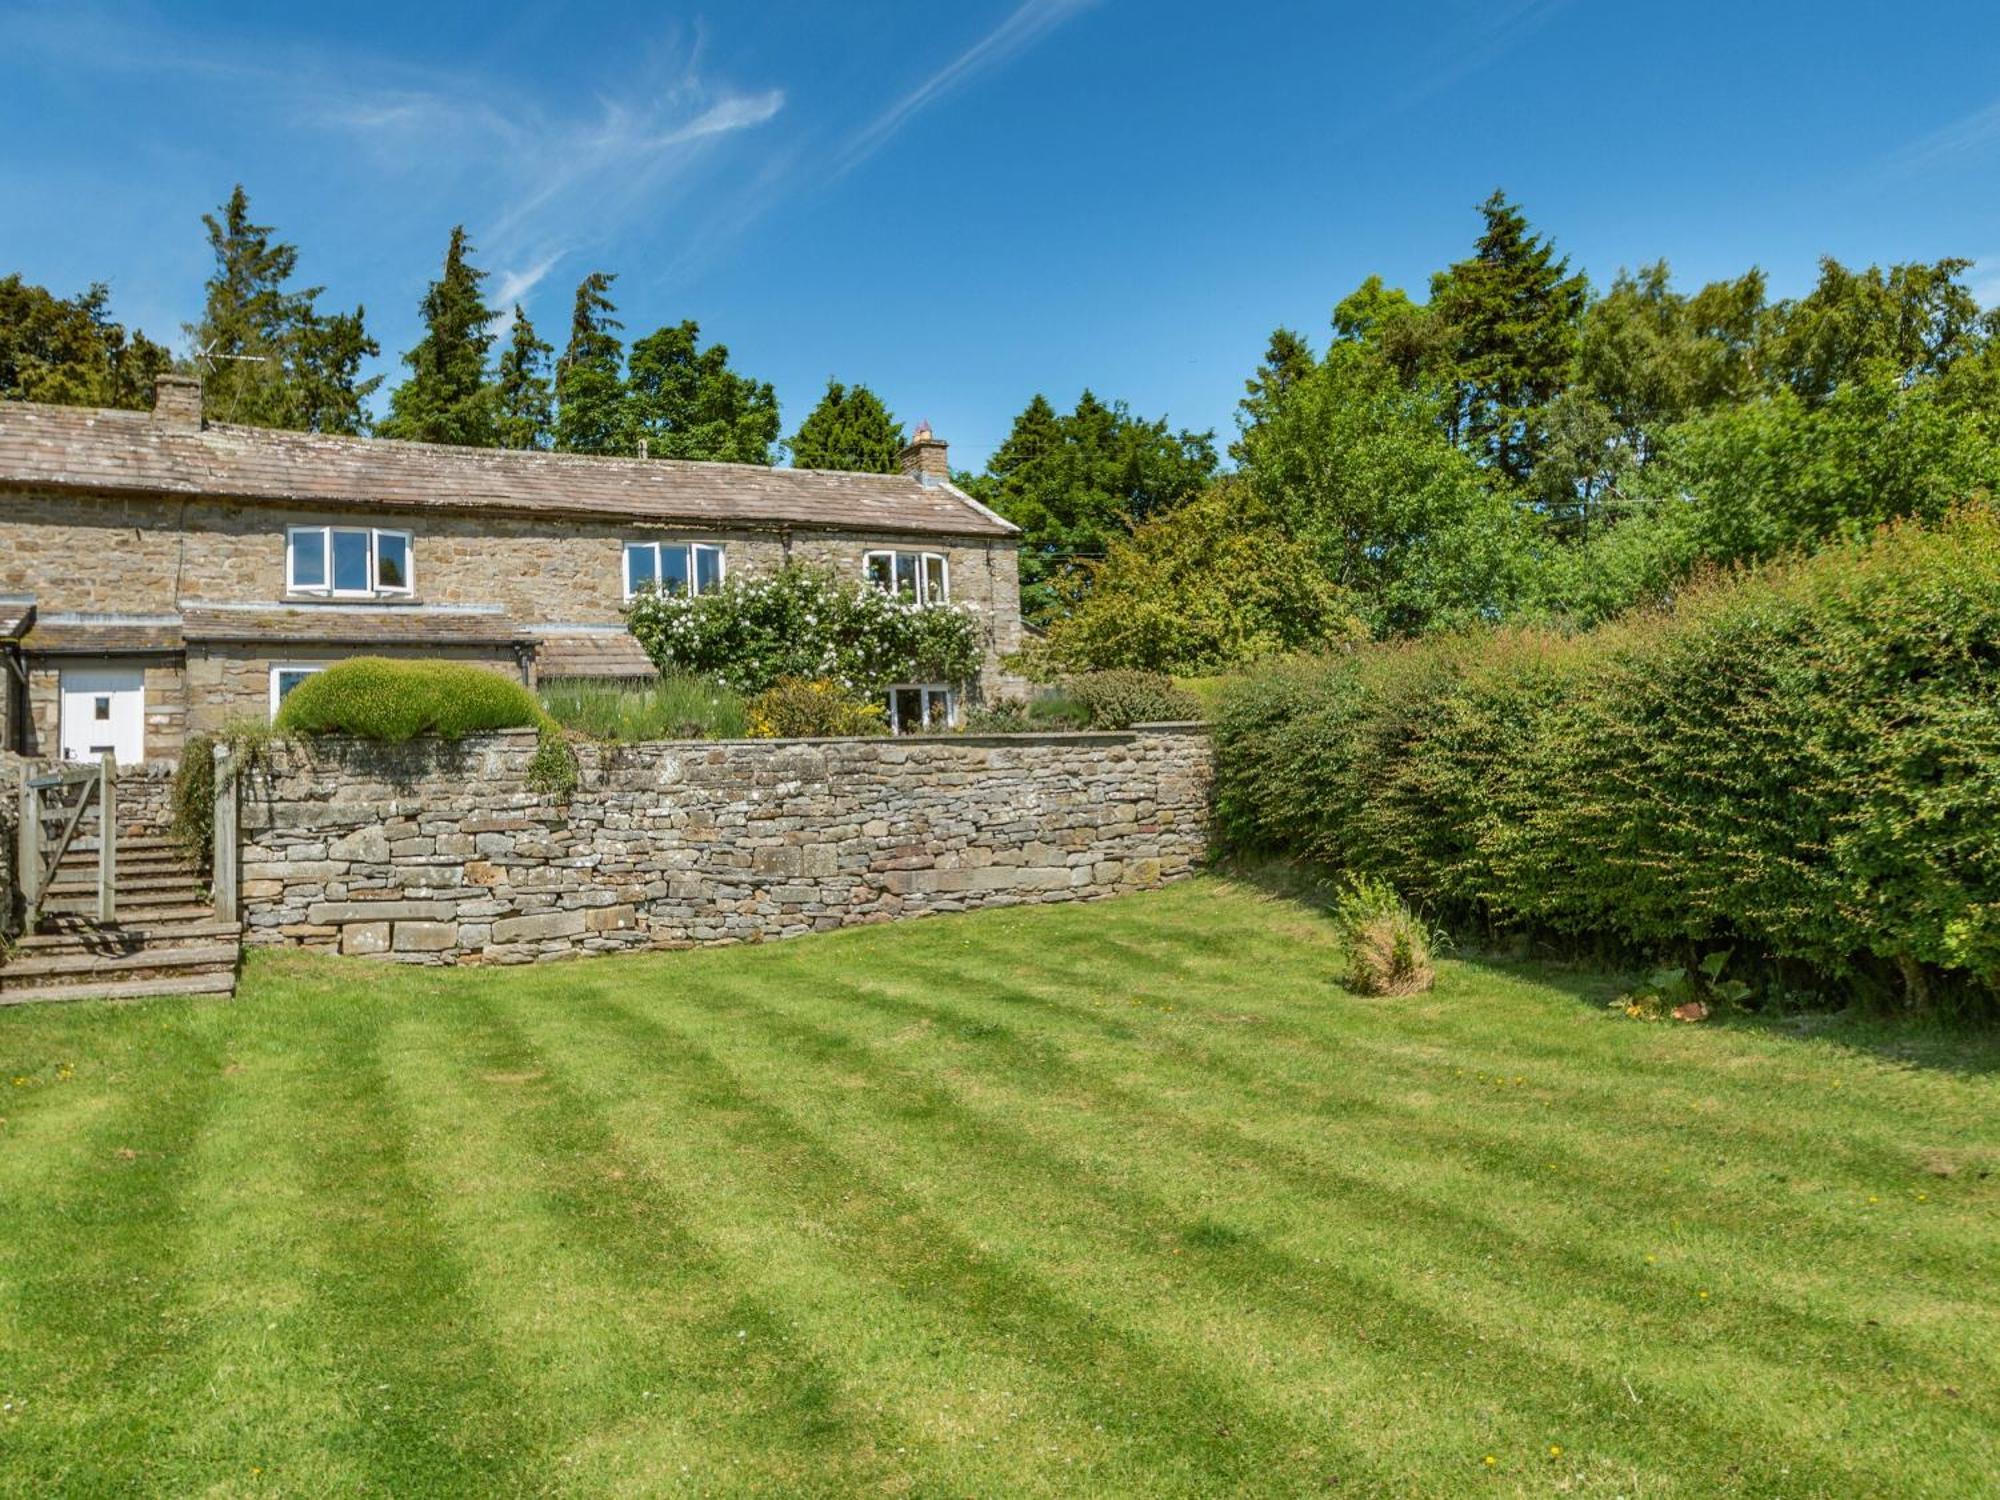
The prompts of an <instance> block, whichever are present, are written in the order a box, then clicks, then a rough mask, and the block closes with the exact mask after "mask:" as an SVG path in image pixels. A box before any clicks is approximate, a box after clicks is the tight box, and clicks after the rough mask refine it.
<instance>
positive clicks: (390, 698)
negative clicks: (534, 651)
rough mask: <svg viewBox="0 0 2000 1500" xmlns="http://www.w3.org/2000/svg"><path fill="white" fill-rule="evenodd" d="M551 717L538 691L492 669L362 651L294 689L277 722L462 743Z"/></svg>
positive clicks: (300, 729)
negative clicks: (486, 732) (471, 736)
mask: <svg viewBox="0 0 2000 1500" xmlns="http://www.w3.org/2000/svg"><path fill="white" fill-rule="evenodd" d="M546 717H547V716H546V715H545V714H544V713H543V711H542V705H541V704H540V703H539V702H538V701H537V700H536V698H535V695H534V694H533V693H531V692H529V691H528V690H527V689H526V688H525V687H523V686H522V685H521V684H520V683H519V682H517V681H515V680H514V679H513V678H510V677H505V676H502V675H501V674H500V673H499V672H496V671H493V670H491V669H489V668H486V667H480V666H474V665H472V664H470V663H467V662H453V661H391V660H389V659H388V658H386V657H380V656H356V657H351V658H350V659H348V660H347V661H343V662H340V663H338V664H337V665H335V666H331V667H328V668H327V669H326V670H325V671H324V672H315V673H314V674H313V675H312V676H310V677H308V678H306V679H305V681H303V682H301V683H300V684H299V685H298V686H297V687H295V688H293V689H292V690H291V692H289V693H287V694H286V695H285V701H284V704H283V706H282V707H280V708H279V710H278V718H277V722H276V724H275V725H274V726H273V727H274V728H276V729H277V730H278V732H279V733H281V734H306V735H313V734H351V735H356V736H358V737H360V738H361V739H366V740H384V741H387V742H389V743H391V744H400V743H402V742H403V741H405V740H413V739H415V738H416V737H417V736H418V735H420V734H435V735H438V736H441V737H442V738H444V739H448V740H455V739H458V738H460V737H461V736H463V735H468V734H477V733H479V732H481V731H482V730H488V729H529V728H534V727H537V726H539V725H540V724H541V723H542V722H543V720H544V719H545V718H546Z"/></svg>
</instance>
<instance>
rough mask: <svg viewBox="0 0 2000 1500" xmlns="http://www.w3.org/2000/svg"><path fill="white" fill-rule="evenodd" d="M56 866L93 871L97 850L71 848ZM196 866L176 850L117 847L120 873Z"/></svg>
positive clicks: (191, 868)
mask: <svg viewBox="0 0 2000 1500" xmlns="http://www.w3.org/2000/svg"><path fill="white" fill-rule="evenodd" d="M56 868H57V869H58V870H90V871H93V872H95V870H96V869H97V851H96V850H95V849H86V850H83V851H82V852H81V853H79V852H78V851H77V850H75V849H71V850H69V851H68V852H66V853H65V854H64V855H63V857H62V860H61V862H60V863H58V864H57V865H56ZM196 868H198V866H197V865H196V864H195V862H194V861H193V860H191V859H188V858H187V857H185V856H184V855H182V854H180V853H179V852H178V851H176V850H172V849H141V850H138V851H137V852H134V851H133V850H130V849H127V848H125V847H124V846H123V845H122V844H121V845H120V846H119V848H118V870H119V873H121V874H123V873H124V872H125V871H127V870H193V869H196Z"/></svg>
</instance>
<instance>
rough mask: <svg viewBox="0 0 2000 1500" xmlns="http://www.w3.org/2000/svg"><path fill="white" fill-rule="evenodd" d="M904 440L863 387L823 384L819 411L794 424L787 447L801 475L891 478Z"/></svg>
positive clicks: (876, 398) (885, 411)
mask: <svg viewBox="0 0 2000 1500" xmlns="http://www.w3.org/2000/svg"><path fill="white" fill-rule="evenodd" d="M905 441H906V439H905V438H904V436H903V429H902V426H901V425H900V424H899V423H898V422H897V421H896V419H895V418H894V417H893V416H891V415H890V413H889V409H888V408H887V407H885V406H884V405H883V404H882V398H881V397H879V396H877V395H876V394H875V393H874V392H873V391H871V390H869V389H868V387H867V386H865V385H856V386H844V385H842V384H841V383H840V382H839V381H838V380H831V379H829V380H828V381H827V383H826V394H825V395H824V396H822V397H820V399H819V405H817V406H815V407H814V408H813V409H812V413H811V414H810V415H809V416H808V417H807V418H806V419H805V421H803V422H801V423H800V424H799V430H798V431H797V432H795V433H793V434H792V439H791V442H790V444H789V447H790V448H791V451H792V462H793V463H794V464H796V465H797V466H798V467H799V468H801V469H848V470H852V471H855V472H858V473H863V474H893V473H895V472H896V468H897V456H898V455H899V454H900V453H901V452H902V451H903V447H904V443H905Z"/></svg>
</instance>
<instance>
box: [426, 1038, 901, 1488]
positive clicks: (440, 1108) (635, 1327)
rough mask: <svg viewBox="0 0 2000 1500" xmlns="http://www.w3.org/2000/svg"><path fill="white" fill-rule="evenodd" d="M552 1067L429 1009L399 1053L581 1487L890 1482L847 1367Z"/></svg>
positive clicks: (437, 1177)
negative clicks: (807, 1345) (806, 1340)
mask: <svg viewBox="0 0 2000 1500" xmlns="http://www.w3.org/2000/svg"><path fill="white" fill-rule="evenodd" d="M552 1061H553V1060H552V1059H551V1058H550V1057H549V1056H548V1055H547V1054H546V1053H545V1052H544V1051H543V1050H542V1048H541V1047H540V1046H538V1045H537V1044H535V1043H534V1042H532V1041H530V1040H529V1039H528V1038H527V1037H526V1035H525V1034H524V1033H523V1032H522V1031H521V1029H520V1028H519V1027H518V1026H517V1025H516V1024H514V1023H513V1022H512V1021H510V1020H508V1019H506V1018H504V1017H501V1016H497V1015H494V1014H491V1013H489V1012H484V1011H482V1012H481V1013H480V1014H479V1015H478V1017H477V1018H476V1020H475V1021H473V1022H472V1023H470V1024H468V1022H467V1021H466V1020H465V1019H463V1018H461V1017H460V1016H458V1015H450V1014H447V1013H446V1012H444V1011H443V1010H442V1009H439V1010H433V1011H430V1012H427V1013H417V1014H412V1015H410V1016H408V1017H406V1018H405V1019H404V1020H402V1021H401V1022H400V1023H399V1025H398V1026H397V1028H396V1031H395V1034H394V1038H393V1041H392V1045H391V1046H390V1048H389V1069H390V1073H391V1075H392V1077H393V1078H394V1079H395V1080H396V1082H397V1083H398V1085H399V1090H400V1093H401V1095H402V1105H403V1108H404V1109H406V1110H407V1111H408V1112H409V1114H410V1116H411V1117H412V1118H413V1120H415V1121H416V1122H417V1139H418V1142H419V1144H420V1145H421V1147H422V1148H423V1150H422V1159H423V1160H424V1161H425V1162H426V1164H427V1168H426V1176H427V1178H428V1180H429V1187H430V1196H431V1198H432V1200H433V1201H434V1202H436V1203H438V1205H439V1213H440V1217H441V1218H442V1219H443V1220H445V1221H446V1222H447V1223H448V1224H449V1225H450V1226H451V1227H452V1229H453V1230H454V1232H455V1238H456V1240H457V1242H458V1243H459V1244H460V1245H462V1246H463V1247H464V1250H463V1253H464V1255H465V1256H466V1259H467V1262H468V1264H469V1265H470V1266H471V1267H472V1268H473V1269H474V1271H475V1273H476V1275H475V1280H476V1283H477V1284H478V1285H479V1286H480V1287H481V1288H489V1287H490V1288H491V1289H492V1290H491V1291H490V1292H487V1293H485V1300H486V1303H487V1306H488V1309H489V1312H488V1316H489V1319H490V1320H491V1321H492V1322H493V1323H494V1324H495V1326H496V1328H497V1329H498V1330H499V1341H500V1343H501V1345H502V1347H503V1349H504V1350H505V1352H506V1357H507V1359H508V1362H509V1367H510V1369H511V1370H512V1371H513V1372H514V1374H515V1377H516V1379H517V1381H518V1382H519V1383H520V1384H521V1385H522V1387H523V1388H524V1391H526V1392H527V1393H528V1394H530V1395H531V1396H533V1397H534V1398H535V1399H537V1400H538V1401H539V1402H540V1403H542V1404H543V1405H545V1406H548V1407H550V1408H552V1409H554V1410H556V1411H559V1412H560V1413H561V1414H562V1415H561V1430H560V1431H559V1432H558V1433H556V1434H554V1436H555V1438H556V1441H557V1444H558V1447H559V1450H560V1451H559V1453H558V1455H557V1457H556V1460H555V1463H556V1469H557V1472H558V1473H559V1474H560V1476H561V1487H563V1488H565V1489H574V1490H577V1491H580V1492H583V1493H612V1492H617V1493H631V1492H633V1491H635V1490H645V1491H652V1490H657V1489H660V1488H663V1487H666V1486H667V1485H669V1484H673V1485H680V1484H693V1485H696V1486H702V1485H710V1484H716V1483H725V1484H728V1485H731V1486H735V1487H751V1488H756V1489H760V1490H766V1491H769V1492H773V1493H777V1492H783V1493H790V1494H805V1493H823V1494H852V1493H855V1492H857V1491H858V1490H860V1489H863V1488H867V1487H871V1486H873V1485H875V1484H876V1483H878V1482H879V1481H880V1479H881V1477H882V1476H881V1473H880V1472H879V1463H878V1461H877V1460H875V1459H874V1458H873V1457H872V1455H873V1454H874V1453H875V1451H876V1450H877V1449H878V1448H879V1447H880V1446H881V1440H880V1438H878V1436H877V1435H876V1434H875V1433H874V1432H873V1431H872V1430H870V1428H871V1424H870V1423H869V1422H868V1421H867V1420H866V1419H865V1418H863V1417H862V1415H861V1414H860V1413H859V1412H858V1411H856V1410H855V1408H854V1404H853V1403H852V1401H851V1400H849V1399H848V1398H847V1397H846V1396H845V1394H844V1393H843V1392H842V1391H841V1389H840V1384H839V1380H838V1378H837V1377H836V1376H835V1375H834V1373H833V1372H832V1370H831V1369H829V1368H828V1366H827V1365H826V1364H824V1363H823V1362H819V1361H816V1360H814V1359H813V1358H812V1357H811V1355H810V1354H809V1353H808V1352H807V1351H804V1350H802V1349H800V1348H799V1347H798V1345H797V1341H796V1340H795V1339H793V1337H792V1336H791V1334H790V1331H789V1329H788V1328H787V1327H786V1326H785V1324H784V1322H783V1320H781V1319H780V1318H779V1316H778V1315H777V1313H776V1312H775V1311H774V1310H773V1309H771V1308H769V1307H767V1306H764V1305H762V1304H760V1303H759V1302H758V1301H756V1300H755V1299H753V1298H751V1297H748V1296H746V1295H744V1294H743V1293H742V1292H740V1291H739V1290H737V1289H736V1288H734V1287H733V1286H732V1284H731V1281H730V1278H729V1277H728V1275H727V1274H726V1273H725V1272H724V1270H723V1268H722V1267H721V1266H719V1265H718V1264H717V1263H716V1261H715V1260H714V1259H713V1258H712V1257H710V1256H709V1255H707V1254H706V1252H705V1251H704V1250H703V1249H702V1247H701V1246H700V1245H698V1244H697V1243H696V1242H695V1241H694V1240H693V1239H692V1237H691V1236H690V1235H689V1234H688V1232H687V1230H686V1227H685V1224H684V1222H683V1220H684V1217H685V1216H684V1212H683V1209H682V1207H681V1205H680V1204H679V1203H678V1201H677V1200H676V1199H675V1198H674V1196H673V1195H671V1194H668V1193H665V1192H663V1191H661V1190H660V1189H659V1188H658V1186H657V1185H656V1184H654V1183H652V1182H650V1181H649V1180H648V1178H647V1176H646V1173H645V1171H644V1170H643V1167H642V1165H641V1164H640V1163H639V1162H638V1161H637V1160H636V1159H635V1158H634V1157H633V1156H632V1155H631V1154H630V1153H629V1151H628V1150H627V1149H626V1147H625V1144H624V1143H623V1142H621V1141H620V1140H618V1139H617V1137H616V1136H615V1135H614V1134H613V1133H612V1132H611V1130H610V1129H609V1126H608V1124H607V1122H606V1121H605V1119H604V1117H603V1116H602V1115H601V1114H600V1113H598V1112H597V1111H596V1110H595V1109H594V1108H592V1107H591V1106H590V1104H589V1103H588V1102H587V1101H585V1100H583V1099H582V1098H581V1097H580V1096H579V1095H578V1094H577V1093H576V1092H575V1091H574V1090H573V1089H571V1088H570V1087H568V1086H567V1085H566V1084H564V1083H563V1081H562V1080H561V1078H560V1076H552V1074H551V1072H550V1067H551V1063H552ZM745 1335H752V1336H745ZM890 1446H891V1447H893V1444H891V1445H890Z"/></svg>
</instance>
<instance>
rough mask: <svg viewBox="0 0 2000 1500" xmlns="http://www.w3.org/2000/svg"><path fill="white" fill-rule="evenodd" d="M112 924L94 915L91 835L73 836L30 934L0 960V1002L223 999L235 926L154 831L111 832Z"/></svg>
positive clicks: (175, 849)
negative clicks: (113, 853)
mask: <svg viewBox="0 0 2000 1500" xmlns="http://www.w3.org/2000/svg"><path fill="white" fill-rule="evenodd" d="M114 883H115V886H116V896H117V901H116V905H117V912H118V920H117V921H116V922H112V923H100V922H99V921H98V920H97V839H96V836H95V829H94V826H93V829H92V831H91V833H90V835H89V836H85V835H83V834H79V835H78V837H77V838H76V839H75V840H74V841H73V842H72V843H71V844H70V847H69V848H68V849H67V850H65V851H64V853H63V857H62V860H61V862H60V863H59V864H58V865H57V866H56V870H55V875H54V878H53V879H52V880H51V881H50V882H49V887H48V891H47V894H46V896H45V897H44V900H43V903H42V909H41V913H40V916H39V918H38V920H37V922H36V931H35V933H34V935H33V936H31V937H19V938H16V939H15V940H14V944H13V948H12V950H11V953H10V955H9V957H8V960H7V962H6V963H4V964H0V1006H6V1005H30V1004H36V1003H40V1002H48V1001H60V1000H141V999H148V998H151V997H154V996H169V995H179V996H200V995H214V996H229V995H233V994H235V992H236V966H237V961H238V959H239V958H240V956H241V954H242V948H243V930H242V927H241V926H240V925H239V924H237V923H235V922H225V921H222V920H220V919H219V918H218V917H217V916H216V914H215V908H214V907H212V906H210V905H209V904H208V903H207V900H206V895H207V877H206V875H205V873H204V872H202V871H201V870H199V869H197V868H196V866H195V865H194V863H193V862H192V861H191V860H190V859H189V858H188V856H187V853H186V851H185V850H183V849H182V848H181V846H180V845H179V844H177V843H175V842H174V841H173V840H172V839H169V838H167V837H165V836H163V835H160V834H138V835H125V836H121V837H120V838H119V840H118V845H117V850H116V874H115V876H114Z"/></svg>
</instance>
